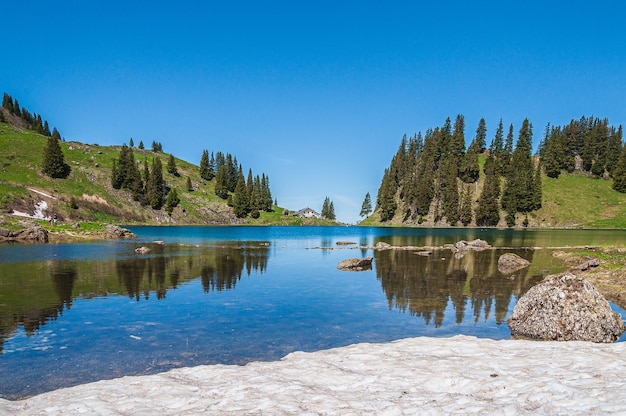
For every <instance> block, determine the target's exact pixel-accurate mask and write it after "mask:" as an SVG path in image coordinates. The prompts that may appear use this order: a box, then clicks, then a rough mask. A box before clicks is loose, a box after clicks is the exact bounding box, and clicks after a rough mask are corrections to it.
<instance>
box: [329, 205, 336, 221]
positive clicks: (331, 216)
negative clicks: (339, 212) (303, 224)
mask: <svg viewBox="0 0 626 416" xmlns="http://www.w3.org/2000/svg"><path fill="white" fill-rule="evenodd" d="M327 218H328V219H329V220H333V221H335V219H337V217H336V216H335V204H333V201H330V205H329V206H328V217H327Z"/></svg>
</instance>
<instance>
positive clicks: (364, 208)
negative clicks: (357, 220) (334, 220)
mask: <svg viewBox="0 0 626 416" xmlns="http://www.w3.org/2000/svg"><path fill="white" fill-rule="evenodd" d="M370 212H372V199H371V197H370V193H369V192H368V193H366V194H365V199H364V200H363V204H362V205H361V213H360V214H359V216H361V217H368V216H369V215H370Z"/></svg>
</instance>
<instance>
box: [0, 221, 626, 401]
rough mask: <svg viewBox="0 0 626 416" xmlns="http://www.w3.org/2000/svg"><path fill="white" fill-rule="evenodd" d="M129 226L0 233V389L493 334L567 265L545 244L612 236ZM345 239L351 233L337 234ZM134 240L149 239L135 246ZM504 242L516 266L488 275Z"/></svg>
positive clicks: (6, 392) (26, 392) (28, 391)
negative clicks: (125, 235) (1, 240)
mask: <svg viewBox="0 0 626 416" xmlns="http://www.w3.org/2000/svg"><path fill="white" fill-rule="evenodd" d="M128 228H130V229H131V230H132V231H133V232H135V233H136V234H137V238H136V239H134V240H124V241H102V242H91V243H80V244H76V243H66V244H43V245H16V244H10V245H2V246H0V397H2V398H7V399H17V398H22V397H26V396H31V395H35V394H38V393H41V392H44V391H49V390H54V389H58V388H61V387H68V386H73V385H77V384H82V383H86V382H91V381H96V380H100V379H110V378H115V377H121V376H124V375H145V374H151V373H156V372H161V371H166V370H168V369H171V368H175V367H183V366H194V365H200V364H215V363H222V364H245V363H247V362H249V361H253V360H277V359H280V358H281V357H283V356H285V355H286V354H288V353H290V352H293V351H315V350H320V349H327V348H332V347H338V346H345V345H349V344H353V343H359V342H388V341H391V340H395V339H400V338H406V337H415V336H433V337H449V336H453V335H456V334H467V335H475V336H478V337H486V338H493V339H506V338H509V336H510V332H509V329H508V327H507V325H506V320H507V319H508V317H509V316H510V315H511V313H512V309H513V306H514V305H515V303H516V301H517V299H518V297H519V296H521V295H522V294H523V293H524V292H525V291H527V290H528V289H529V288H530V287H531V286H532V285H534V284H536V283H537V282H539V281H540V280H541V279H542V278H543V277H544V276H545V275H546V274H547V273H556V272H560V271H562V270H564V268H565V267H564V265H563V264H562V263H561V261H560V260H557V259H555V258H553V257H552V256H551V252H552V250H551V249H548V248H549V247H575V246H594V245H605V244H612V243H616V244H617V243H622V242H623V241H624V238H625V237H626V232H624V231H617V230H481V229H461V228H453V229H423V228H380V227H239V226H238V227H226V226H223V227H191V226H190V227H148V226H145V227H128ZM476 238H480V239H482V240H485V241H487V242H488V243H490V244H491V245H492V246H494V247H495V249H494V250H487V251H482V252H470V253H468V254H466V255H465V256H463V257H461V258H455V256H454V255H453V253H452V252H451V251H450V250H445V249H441V250H435V251H434V252H433V253H432V254H431V255H429V256H425V255H417V254H416V253H415V251H412V250H387V251H374V250H371V249H368V248H355V247H356V246H361V247H367V246H373V245H375V244H376V243H377V242H379V241H382V242H387V243H389V244H392V245H395V246H407V245H411V246H443V245H444V244H448V243H455V242H457V241H459V240H468V241H469V240H473V239H476ZM345 241H348V242H352V243H355V244H353V245H337V242H345ZM140 246H146V247H149V248H150V249H151V251H150V252H149V253H147V254H143V255H141V254H137V253H135V248H137V247H140ZM534 247H545V248H544V249H533V248H534ZM505 252H515V253H517V254H519V255H520V256H522V257H524V258H526V259H527V260H529V261H530V262H531V265H530V267H529V268H528V269H526V270H523V271H521V272H518V273H515V274H514V275H512V276H504V275H502V274H500V273H499V272H498V270H497V259H498V257H499V256H500V255H501V254H502V253H505ZM366 256H372V257H374V262H373V267H372V269H371V270H366V271H361V272H346V271H341V270H338V269H337V264H338V263H339V262H340V261H341V260H345V259H347V258H352V257H366ZM614 309H615V310H617V311H619V312H620V313H622V316H624V311H623V310H621V309H619V308H617V307H615V306H614ZM622 340H623V339H622Z"/></svg>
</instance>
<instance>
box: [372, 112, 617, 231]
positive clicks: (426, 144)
mask: <svg viewBox="0 0 626 416" xmlns="http://www.w3.org/2000/svg"><path fill="white" fill-rule="evenodd" d="M464 130H465V121H464V117H463V116H462V115H458V116H457V118H456V120H455V122H454V124H452V122H451V120H450V119H449V118H448V119H447V120H446V121H445V123H444V125H443V126H441V127H436V128H434V129H429V130H427V131H426V133H425V134H424V135H423V136H422V134H421V132H420V133H417V134H415V135H414V136H413V137H411V138H407V137H406V135H405V136H404V137H403V138H402V140H401V143H400V146H399V148H398V151H397V152H396V154H395V155H394V156H393V158H392V160H391V164H390V166H389V167H388V168H387V169H385V172H384V174H383V179H382V182H381V185H380V188H379V190H378V195H377V199H376V208H375V211H374V214H373V215H372V216H371V217H369V218H368V219H367V220H365V221H364V222H363V223H362V224H371V225H374V224H381V223H382V224H389V225H421V226H461V225H463V226H480V227H496V226H497V227H507V226H508V227H522V226H530V227H572V226H579V227H582V226H584V227H623V226H626V194H624V193H623V192H626V185H624V184H625V183H626V148H625V147H624V145H623V142H622V127H621V126H619V127H613V126H611V125H610V124H609V122H608V120H607V119H597V118H594V117H589V118H587V117H582V118H581V119H579V120H572V121H571V122H570V123H569V124H568V125H566V126H564V127H559V126H550V125H548V126H547V128H546V130H545V133H544V136H543V138H542V140H541V142H540V145H539V149H538V151H537V153H536V154H534V155H533V154H532V137H533V126H532V123H531V122H530V121H529V120H528V119H526V120H524V122H523V123H522V125H521V127H520V128H519V131H518V133H517V138H516V137H515V129H514V126H513V125H509V128H508V134H507V135H506V137H505V127H504V123H503V122H502V121H500V123H499V125H498V126H497V128H496V131H495V134H494V136H493V139H492V140H491V144H490V146H489V147H486V139H487V133H486V132H487V126H486V124H485V121H484V119H481V120H480V121H479V123H478V127H477V128H476V133H475V135H474V137H473V139H472V140H471V142H470V145H469V146H468V147H467V149H466V147H465V137H464Z"/></svg>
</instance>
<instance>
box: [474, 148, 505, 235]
mask: <svg viewBox="0 0 626 416" xmlns="http://www.w3.org/2000/svg"><path fill="white" fill-rule="evenodd" d="M494 140H496V139H494ZM492 147H493V144H492ZM484 169H485V183H484V185H483V190H482V193H481V194H480V198H479V199H478V207H477V208H476V225H478V226H479V227H495V226H496V225H498V222H500V205H499V198H500V176H499V174H498V162H497V160H496V157H495V153H491V152H490V153H489V156H487V160H486V161H485V168H484Z"/></svg>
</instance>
